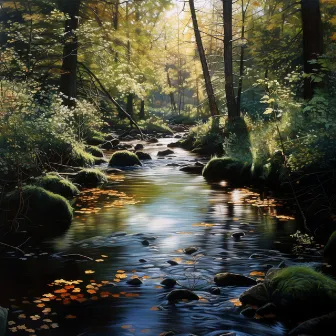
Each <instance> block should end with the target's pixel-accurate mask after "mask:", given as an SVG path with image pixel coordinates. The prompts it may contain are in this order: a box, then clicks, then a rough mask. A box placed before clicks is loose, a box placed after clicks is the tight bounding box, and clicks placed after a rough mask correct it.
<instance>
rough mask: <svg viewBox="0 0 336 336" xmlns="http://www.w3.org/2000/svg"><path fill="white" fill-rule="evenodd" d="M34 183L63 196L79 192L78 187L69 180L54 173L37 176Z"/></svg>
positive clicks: (74, 194) (70, 196)
mask: <svg viewBox="0 0 336 336" xmlns="http://www.w3.org/2000/svg"><path fill="white" fill-rule="evenodd" d="M35 184H36V185H37V186H39V187H42V188H44V189H46V190H48V191H51V192H53V193H54V194H57V195H61V196H63V197H65V198H72V197H75V196H77V195H78V194H79V190H78V188H77V187H76V186H74V185H73V184H72V183H71V182H70V181H69V180H66V179H64V178H61V177H59V176H57V175H54V174H48V175H46V176H43V177H39V178H37V179H36V182H35Z"/></svg>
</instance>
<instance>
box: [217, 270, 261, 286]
mask: <svg viewBox="0 0 336 336" xmlns="http://www.w3.org/2000/svg"><path fill="white" fill-rule="evenodd" d="M214 281H215V283H216V285H217V286H239V287H247V286H253V285H256V284H257V282H256V281H255V280H254V279H252V278H249V277H247V276H245V275H241V274H235V273H218V274H216V276H215V278H214Z"/></svg>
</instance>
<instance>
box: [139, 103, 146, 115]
mask: <svg viewBox="0 0 336 336" xmlns="http://www.w3.org/2000/svg"><path fill="white" fill-rule="evenodd" d="M139 118H140V119H145V101H144V100H143V99H141V104H140V113H139Z"/></svg>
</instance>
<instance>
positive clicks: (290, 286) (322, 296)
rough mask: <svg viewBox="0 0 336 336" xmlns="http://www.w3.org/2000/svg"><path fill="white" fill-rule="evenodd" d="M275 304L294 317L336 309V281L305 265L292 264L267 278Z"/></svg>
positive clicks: (303, 316) (308, 315)
mask: <svg viewBox="0 0 336 336" xmlns="http://www.w3.org/2000/svg"><path fill="white" fill-rule="evenodd" d="M265 284H266V286H267V288H268V290H269V292H270V297H271V301H272V303H274V304H275V305H276V306H277V307H278V308H279V309H280V310H281V311H282V312H283V313H284V314H288V315H290V316H291V317H292V318H293V319H298V320H300V319H303V318H306V319H307V318H310V317H314V316H318V315H321V314H325V313H328V312H330V311H332V310H335V309H336V281H334V280H333V279H331V278H329V277H328V276H326V275H324V274H321V273H319V272H316V271H315V270H313V269H312V268H309V267H305V266H291V267H287V268H283V269H280V270H278V271H277V272H275V273H272V274H271V275H270V276H267V277H266V282H265Z"/></svg>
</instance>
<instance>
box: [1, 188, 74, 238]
mask: <svg viewBox="0 0 336 336" xmlns="http://www.w3.org/2000/svg"><path fill="white" fill-rule="evenodd" d="M3 207H4V208H5V209H8V212H7V213H8V217H7V223H8V224H12V227H13V229H14V228H19V229H20V230H21V229H23V228H24V229H27V230H28V231H35V230H37V229H39V230H42V231H46V232H50V233H56V232H60V231H62V230H64V229H65V228H67V227H68V226H69V225H70V223H71V220H72V211H73V210H72V207H71V206H70V204H69V202H68V201H67V200H66V199H65V198H64V197H62V196H60V195H56V194H54V193H52V192H50V191H47V190H45V189H43V188H41V187H38V186H30V185H28V186H25V187H23V188H22V190H19V189H16V190H14V191H12V192H10V193H8V194H7V195H6V196H5V198H4V204H3ZM18 224H19V225H18ZM20 224H24V227H23V228H21V227H20Z"/></svg>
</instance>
